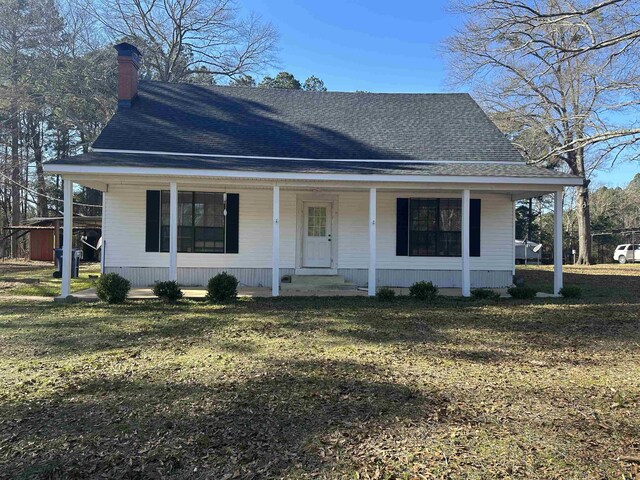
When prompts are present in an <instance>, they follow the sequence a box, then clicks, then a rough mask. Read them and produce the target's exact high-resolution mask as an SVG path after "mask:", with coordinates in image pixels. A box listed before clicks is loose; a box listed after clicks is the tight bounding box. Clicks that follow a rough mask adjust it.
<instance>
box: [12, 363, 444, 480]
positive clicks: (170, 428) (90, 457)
mask: <svg viewBox="0 0 640 480" xmlns="http://www.w3.org/2000/svg"><path fill="white" fill-rule="evenodd" d="M96 373H99V372H96ZM381 378H384V375H383V374H382V373H381V372H379V371H378V370H377V369H376V368H375V367H373V366H367V367H364V366H362V365H359V364H356V363H351V362H341V361H326V360H324V361H323V360H318V361H316V360H307V361H303V360H301V361H297V362H291V361H290V360H287V361H286V367H284V366H283V363H282V362H280V363H278V362H276V364H274V365H273V367H271V368H269V369H268V371H266V372H263V374H261V375H258V376H254V375H251V376H250V377H247V378H245V379H244V380H241V381H235V382H225V381H220V382H217V383H211V384H204V383H199V382H194V381H183V382H177V381H175V380H166V381H163V380H161V379H158V378H156V379H154V380H149V379H141V378H109V377H104V376H100V375H94V376H92V377H89V378H83V379H78V380H77V382H75V384H74V385H73V389H72V390H70V391H68V392H65V393H63V394H59V395H56V396H53V397H50V398H46V399H42V400H39V401H37V402H29V403H28V404H23V403H19V402H18V403H13V404H10V405H5V406H4V407H2V409H1V410H0V411H1V412H2V418H3V419H4V420H3V422H2V424H0V444H2V445H3V450H4V452H3V456H4V457H5V458H11V462H10V464H8V465H5V469H4V472H3V474H6V475H8V477H10V478H93V477H100V478H102V477H101V476H105V477H108V478H160V477H163V478H164V476H167V475H170V476H175V477H177V478H227V477H225V475H234V476H233V478H279V477H281V476H284V475H286V474H287V473H290V472H292V471H297V472H307V473H310V472H318V471H330V469H331V468H332V467H333V466H334V465H333V463H334V461H335V456H333V455H325V450H326V447H327V446H329V445H331V447H332V448H338V450H339V448H340V447H339V445H338V444H339V442H340V438H347V437H349V438H350V440H351V441H353V438H352V437H353V436H357V435H358V434H359V432H360V431H361V430H362V429H365V430H366V429H368V428H371V427H372V426H375V425H380V424H384V423H385V422H398V421H402V420H406V419H413V420H415V421H426V419H428V418H429V417H431V416H433V415H435V414H436V413H437V412H440V415H442V414H443V413H442V412H444V411H446V405H447V403H448V400H447V399H446V398H445V397H444V396H442V395H441V394H439V393H437V392H436V391H435V390H434V391H432V392H431V393H429V394H428V395H427V396H425V395H424V394H423V393H420V392H418V391H417V390H413V389H412V388H410V387H407V386H404V385H400V384H396V383H393V382H391V381H384V380H380V379H381ZM423 391H424V389H423ZM329 438H331V439H333V440H331V441H329ZM336 442H337V443H338V444H336ZM229 478H231V477H229Z"/></svg>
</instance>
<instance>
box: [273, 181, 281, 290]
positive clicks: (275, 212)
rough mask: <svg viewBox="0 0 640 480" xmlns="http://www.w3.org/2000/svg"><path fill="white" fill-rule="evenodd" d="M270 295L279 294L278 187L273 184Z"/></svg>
mask: <svg viewBox="0 0 640 480" xmlns="http://www.w3.org/2000/svg"><path fill="white" fill-rule="evenodd" d="M271 295H272V296H274V297H277V296H279V295H280V187H279V186H278V185H274V186H273V263H272V266H271Z"/></svg>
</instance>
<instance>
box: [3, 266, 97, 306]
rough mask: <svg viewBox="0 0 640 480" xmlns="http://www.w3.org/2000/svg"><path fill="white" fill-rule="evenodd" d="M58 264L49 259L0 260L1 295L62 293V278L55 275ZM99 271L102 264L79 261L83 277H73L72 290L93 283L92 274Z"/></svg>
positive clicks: (48, 295)
mask: <svg viewBox="0 0 640 480" xmlns="http://www.w3.org/2000/svg"><path fill="white" fill-rule="evenodd" d="M55 270H56V267H55V266H54V265H53V264H52V263H49V262H34V261H27V260H15V259H12V260H3V261H1V262H0V296H17V295H30V296H31V295H33V296H40V297H55V296H56V295H60V282H61V280H60V279H59V278H53V272H54V271H55ZM99 274H100V264H98V263H80V277H79V278H73V279H71V291H72V292H77V291H79V290H84V289H86V288H91V287H93V285H94V280H93V279H91V278H89V276H90V275H99Z"/></svg>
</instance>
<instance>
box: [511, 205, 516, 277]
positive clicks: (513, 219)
mask: <svg viewBox="0 0 640 480" xmlns="http://www.w3.org/2000/svg"><path fill="white" fill-rule="evenodd" d="M511 203H513V206H512V207H511V223H512V224H513V225H512V228H513V233H512V234H511V242H512V243H513V245H512V246H511V248H512V249H513V253H512V260H513V265H512V272H511V273H512V275H515V274H516V202H515V200H514V201H513V202H511Z"/></svg>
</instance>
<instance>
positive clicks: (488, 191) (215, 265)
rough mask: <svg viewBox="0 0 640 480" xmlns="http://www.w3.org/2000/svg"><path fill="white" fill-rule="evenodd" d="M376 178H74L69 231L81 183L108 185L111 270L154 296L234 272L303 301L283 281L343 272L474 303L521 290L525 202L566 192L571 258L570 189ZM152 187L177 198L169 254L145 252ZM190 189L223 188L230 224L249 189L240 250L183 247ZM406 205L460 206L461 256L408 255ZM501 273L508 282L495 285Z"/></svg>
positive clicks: (67, 191) (538, 183)
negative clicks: (475, 214) (519, 222)
mask: <svg viewBox="0 0 640 480" xmlns="http://www.w3.org/2000/svg"><path fill="white" fill-rule="evenodd" d="M207 173H208V172H207ZM280 176H282V175H280ZM372 180H374V181H372ZM375 180H376V179H375V178H371V179H369V181H367V182H364V181H354V180H350V179H325V180H313V181H300V180H296V179H286V178H279V179H257V178H251V179H241V178H233V177H219V176H214V175H206V176H205V175H202V173H201V172H194V174H193V175H183V176H166V175H160V174H158V175H153V176H151V175H133V174H132V175H126V176H122V175H118V176H113V175H107V174H104V175H96V174H93V175H73V176H67V175H65V176H64V202H65V208H64V212H65V216H64V226H63V229H65V231H66V229H69V231H70V229H72V228H73V218H72V216H71V215H70V212H72V211H73V185H74V184H75V183H78V184H81V185H85V186H89V187H92V188H98V189H99V190H101V191H103V192H104V193H105V200H104V209H103V235H104V236H103V239H104V240H103V250H102V271H103V272H112V271H113V272H117V273H121V274H123V275H124V276H130V278H135V279H137V280H136V281H135V282H134V284H136V283H137V286H139V287H142V288H148V287H149V286H150V285H152V284H153V283H154V281H158V280H175V281H178V282H179V283H180V284H181V285H183V286H185V287H191V286H194V285H204V284H205V283H206V279H207V278H208V277H209V276H212V275H213V274H215V273H216V272H219V271H228V272H229V273H232V274H234V275H236V276H238V278H240V280H241V288H244V289H246V290H251V289H254V292H255V293H256V294H258V293H259V294H260V296H261V295H263V294H265V293H268V294H269V295H272V296H279V295H292V294H293V293H292V292H287V290H290V289H287V288H283V281H285V282H286V281H287V280H288V278H290V277H291V276H292V275H328V276H332V275H340V276H343V277H344V278H345V279H346V280H347V281H349V282H351V283H353V284H354V285H356V286H357V287H361V288H355V289H353V291H354V293H353V295H369V296H373V295H375V293H376V291H377V289H378V288H379V287H381V286H388V287H397V288H400V289H402V288H407V287H408V286H409V285H410V284H411V283H413V282H414V281H418V280H421V279H425V280H431V281H433V282H434V283H435V284H436V285H438V286H439V287H440V288H441V291H447V292H451V293H455V294H461V295H463V296H469V295H470V294H471V289H472V288H480V287H489V288H493V287H495V286H500V287H504V286H507V285H506V284H504V283H505V281H507V280H505V278H507V277H509V278H508V281H509V283H508V284H510V283H511V281H510V280H511V278H510V277H511V275H512V274H513V273H514V270H513V269H514V251H515V247H514V242H513V240H514V235H513V228H514V213H513V209H514V202H515V201H516V200H517V199H520V198H528V197H531V196H539V195H541V194H545V193H553V194H554V198H555V218H556V220H555V222H554V229H555V230H554V232H555V235H554V252H556V251H557V252H561V250H562V182H557V184H552V185H549V184H548V183H549V180H548V179H529V180H528V181H526V179H502V181H498V182H492V181H491V180H492V179H491V178H489V177H487V178H482V177H475V178H473V179H471V178H470V179H468V181H466V182H464V183H461V182H459V181H458V182H455V181H453V179H437V178H435V177H431V178H428V177H425V178H423V179H417V178H416V177H415V176H414V177H412V178H411V181H407V179H401V178H396V179H391V180H393V181H389V180H387V179H385V181H380V180H378V181H375ZM458 180H459V179H458ZM493 180H495V179H493ZM150 190H154V191H159V192H162V194H163V195H164V197H163V198H166V212H165V213H166V215H165V217H166V226H165V224H162V225H158V226H157V228H158V230H161V231H163V232H166V244H167V245H166V246H167V248H166V250H165V251H163V250H162V247H161V246H160V247H159V248H158V250H156V251H155V253H154V252H149V251H148V249H147V250H145V248H144V244H145V238H144V231H145V215H147V216H148V211H146V210H145V205H144V198H145V192H148V191H150ZM184 192H208V193H209V192H211V193H212V192H220V195H223V197H221V198H224V201H225V204H224V216H225V217H226V216H227V215H228V214H229V212H228V211H227V206H228V205H227V203H226V202H227V195H228V193H227V192H239V193H234V194H236V195H239V199H240V200H239V205H240V206H239V226H238V231H239V239H238V251H237V252H228V251H227V250H223V251H221V252H219V253H217V254H211V253H198V252H197V251H191V252H187V251H185V250H184V248H182V247H181V246H180V241H181V240H180V238H181V237H180V231H181V230H180V229H181V228H182V227H181V224H180V218H181V216H182V215H183V213H184V212H181V211H179V206H180V198H181V194H182V193H184ZM402 199H408V200H409V202H411V201H414V200H415V201H417V200H422V199H427V200H433V199H441V200H442V199H446V200H457V202H458V203H459V212H456V213H455V216H456V218H458V217H457V216H458V215H459V235H458V236H459V245H455V242H454V246H453V247H451V248H454V249H455V248H458V249H459V251H456V252H454V253H456V254H450V252H447V251H444V254H441V255H436V256H429V255H422V254H419V255H412V252H413V251H418V250H416V249H415V248H413V250H412V251H407V252H404V253H403V252H399V250H398V243H399V240H398V238H399V235H400V236H402V235H404V236H407V237H408V236H409V232H408V231H406V232H400V233H399V231H398V229H399V227H398V218H399V213H398V210H397V209H398V208H400V207H399V205H400V204H401V203H402V202H400V200H402ZM474 199H477V200H479V201H482V216H481V218H482V220H481V222H480V224H479V225H476V224H474V223H473V222H472V202H471V201H472V200H474ZM432 203H433V202H432ZM439 208H440V207H439ZM442 208H444V207H442ZM439 211H440V210H439ZM163 218H164V217H163ZM407 222H408V218H407ZM474 228H478V229H481V231H479V232H478V233H477V235H478V238H480V237H481V238H482V246H481V248H480V247H478V252H477V254H473V253H472V251H471V250H472V245H471V242H472V240H471V239H472V238H473V235H474V233H473V229H474ZM146 229H147V230H148V225H147V227H146ZM162 229H164V230H162ZM225 229H226V230H225V231H227V230H228V221H227V218H225ZM454 233H455V232H454ZM161 242H162V239H160V243H161ZM224 248H225V249H226V246H225V247H224ZM457 252H459V253H457ZM414 253H415V252H414ZM427 253H428V252H427ZM437 253H443V252H437ZM70 254H71V252H70V246H67V245H65V246H64V255H65V258H69V256H70ZM554 259H555V263H554V272H555V276H554V292H555V293H556V294H558V293H559V290H560V288H562V256H561V255H554ZM63 267H64V268H63V277H62V297H67V296H68V295H69V293H70V290H69V286H70V274H71V272H70V268H69V267H70V265H69V262H64V265H63ZM496 276H500V279H499V280H495V278H497V277H496ZM492 281H493V282H494V283H493V284H492V283H491V282H492ZM495 282H498V283H495ZM362 287H364V288H365V290H364V291H363V290H362ZM449 288H450V290H449Z"/></svg>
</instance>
